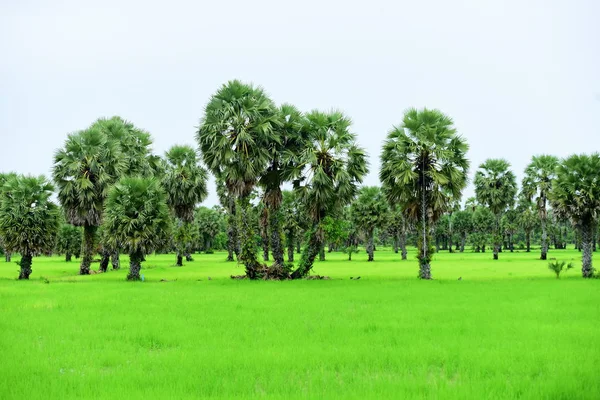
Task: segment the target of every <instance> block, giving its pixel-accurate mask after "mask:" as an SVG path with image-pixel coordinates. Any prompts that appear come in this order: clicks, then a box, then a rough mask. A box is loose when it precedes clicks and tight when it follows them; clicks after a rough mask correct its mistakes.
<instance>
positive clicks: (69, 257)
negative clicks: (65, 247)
mask: <svg viewBox="0 0 600 400" xmlns="http://www.w3.org/2000/svg"><path fill="white" fill-rule="evenodd" d="M72 258H73V256H72V255H71V253H69V252H67V254H65V261H66V262H71V259H72Z"/></svg>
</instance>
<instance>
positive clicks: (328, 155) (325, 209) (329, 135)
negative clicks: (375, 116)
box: [293, 111, 368, 223]
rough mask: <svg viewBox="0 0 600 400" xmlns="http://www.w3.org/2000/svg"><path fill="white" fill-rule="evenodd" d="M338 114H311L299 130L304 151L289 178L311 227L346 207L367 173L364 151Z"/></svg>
mask: <svg viewBox="0 0 600 400" xmlns="http://www.w3.org/2000/svg"><path fill="white" fill-rule="evenodd" d="M350 125H351V120H350V119H349V118H348V117H346V116H345V115H344V114H343V113H341V112H339V111H332V112H330V113H325V112H321V111H312V112H310V113H309V114H307V115H306V121H305V124H304V127H303V135H304V143H305V146H304V149H303V150H302V151H301V152H300V153H299V156H298V157H299V158H298V160H299V161H298V162H297V163H296V165H295V172H294V174H293V176H294V178H295V180H294V186H295V189H296V191H297V193H298V195H299V199H300V201H301V202H302V204H304V206H305V207H306V208H307V211H308V215H309V217H310V218H311V220H312V221H313V222H314V223H319V222H320V221H321V220H322V219H323V218H325V216H326V215H328V214H331V213H334V212H336V211H338V210H341V209H342V208H343V207H344V206H345V205H347V204H348V203H350V201H352V199H354V196H355V195H356V193H357V191H358V185H359V184H360V183H361V182H362V180H363V178H364V176H365V175H366V174H367V172H368V162H367V158H366V153H365V151H364V150H363V149H362V148H360V147H359V146H358V145H357V144H356V135H355V134H353V133H351V132H350V130H349V129H350Z"/></svg>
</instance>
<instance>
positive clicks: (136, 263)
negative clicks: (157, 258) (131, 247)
mask: <svg viewBox="0 0 600 400" xmlns="http://www.w3.org/2000/svg"><path fill="white" fill-rule="evenodd" d="M143 259H144V253H142V251H141V250H136V251H134V252H133V253H130V254H129V274H128V275H127V280H129V281H139V280H140V279H141V277H140V270H141V269H142V260H143Z"/></svg>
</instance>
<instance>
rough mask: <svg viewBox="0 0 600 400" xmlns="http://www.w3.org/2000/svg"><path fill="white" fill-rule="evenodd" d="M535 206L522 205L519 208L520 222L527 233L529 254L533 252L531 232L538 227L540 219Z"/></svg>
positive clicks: (526, 241)
mask: <svg viewBox="0 0 600 400" xmlns="http://www.w3.org/2000/svg"><path fill="white" fill-rule="evenodd" d="M534 207H535V205H534V204H529V205H521V206H520V207H519V216H518V222H519V225H520V226H521V229H523V231H524V232H525V243H526V248H527V253H529V252H530V251H531V232H533V230H534V229H535V228H536V227H537V225H538V222H539V219H538V218H537V216H536V212H535V211H534Z"/></svg>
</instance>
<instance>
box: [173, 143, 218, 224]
mask: <svg viewBox="0 0 600 400" xmlns="http://www.w3.org/2000/svg"><path fill="white" fill-rule="evenodd" d="M165 161H166V166H165V175H164V177H163V179H162V180H163V186H164V188H165V191H166V194H167V204H168V205H169V207H171V209H172V210H173V211H174V212H175V215H176V216H177V218H179V219H181V220H182V221H184V222H192V221H193V220H194V208H195V207H196V204H198V203H200V202H202V201H204V199H205V198H206V196H207V194H208V191H207V188H206V181H207V179H208V177H207V173H206V170H205V169H204V168H202V167H201V166H200V165H199V164H198V161H199V160H198V158H197V156H196V151H195V150H194V149H193V148H192V147H190V146H173V147H171V149H169V151H167V153H166V154H165Z"/></svg>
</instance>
